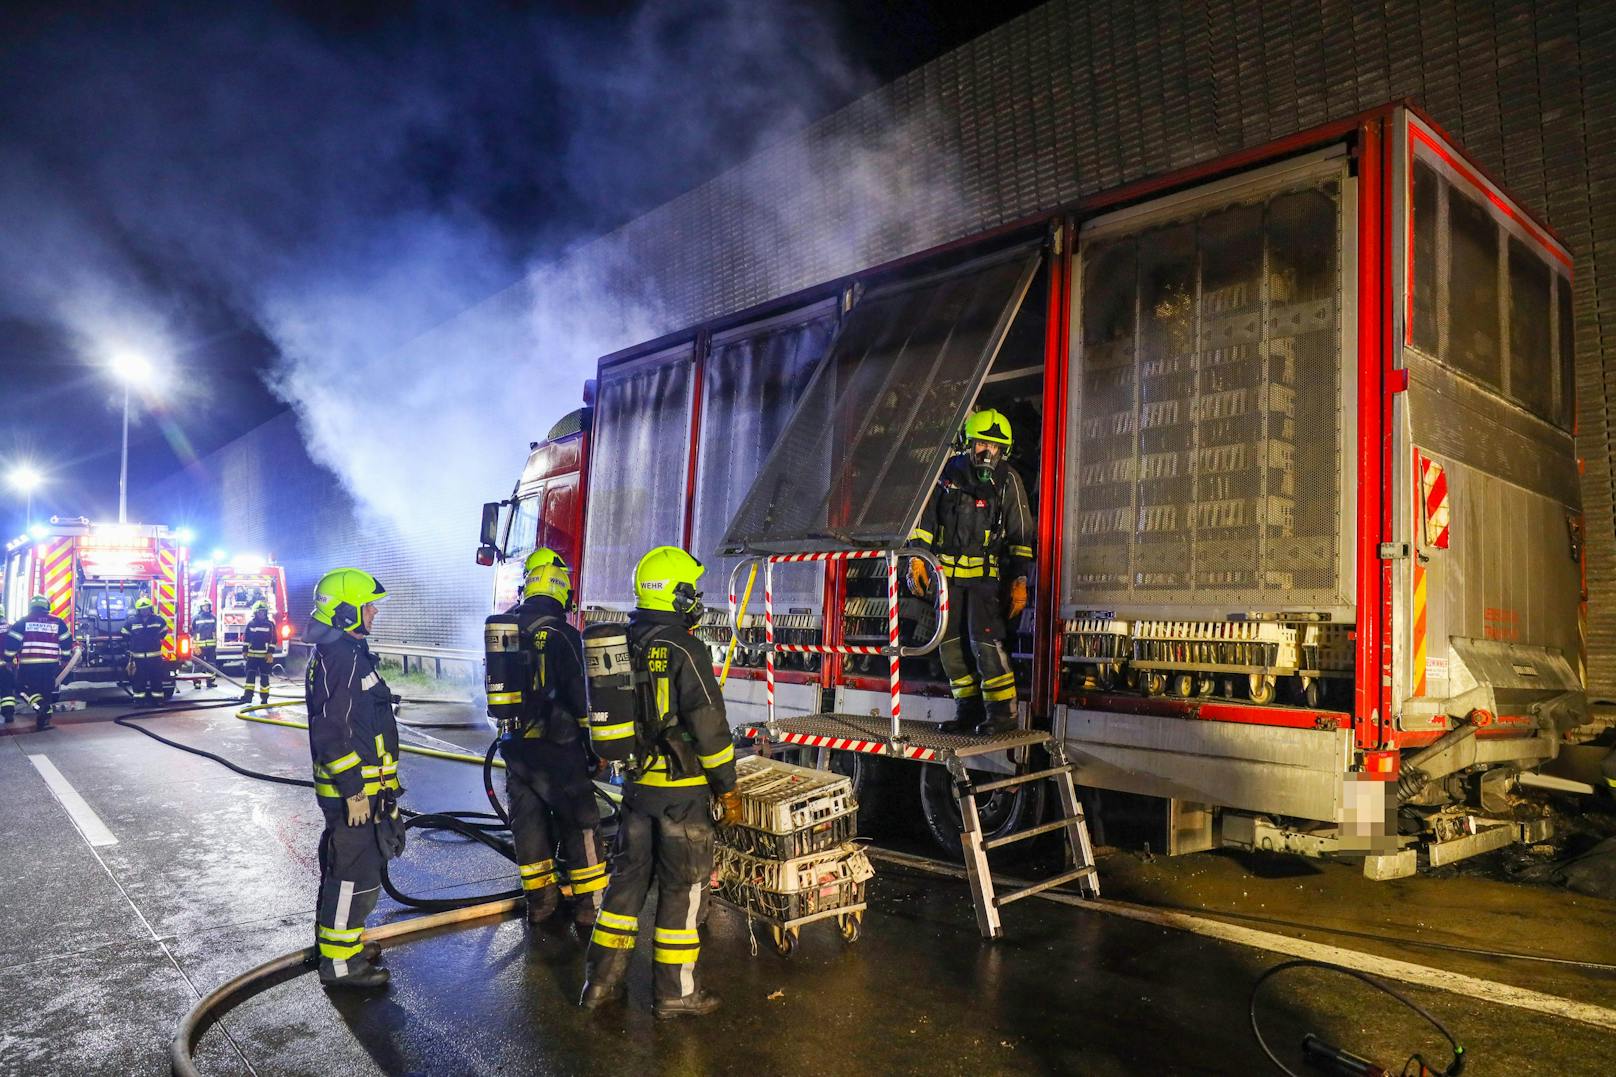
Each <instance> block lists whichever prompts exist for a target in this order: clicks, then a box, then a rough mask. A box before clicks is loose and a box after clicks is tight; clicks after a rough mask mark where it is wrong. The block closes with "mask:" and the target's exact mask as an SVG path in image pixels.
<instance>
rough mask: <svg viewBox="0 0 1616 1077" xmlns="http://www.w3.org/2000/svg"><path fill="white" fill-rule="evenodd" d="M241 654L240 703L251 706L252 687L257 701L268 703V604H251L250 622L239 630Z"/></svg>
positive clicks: (271, 636) (271, 631) (271, 632)
mask: <svg viewBox="0 0 1616 1077" xmlns="http://www.w3.org/2000/svg"><path fill="white" fill-rule="evenodd" d="M241 654H242V658H243V659H244V660H245V662H246V667H247V669H246V675H245V676H243V677H242V684H243V690H242V693H241V702H242V703H251V702H252V694H253V684H254V683H255V682H256V683H257V685H258V702H260V703H268V702H269V667H270V666H271V665H273V664H274V662H275V622H274V621H272V620H270V619H269V603H268V602H265V601H264V600H263V599H259V600H258V601H257V602H254V603H253V615H252V620H250V621H248V622H247V627H245V628H243V629H242V630H241Z"/></svg>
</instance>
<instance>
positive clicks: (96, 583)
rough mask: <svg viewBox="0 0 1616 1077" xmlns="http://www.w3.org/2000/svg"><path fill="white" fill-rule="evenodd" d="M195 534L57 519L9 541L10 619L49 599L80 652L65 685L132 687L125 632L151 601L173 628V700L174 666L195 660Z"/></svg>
mask: <svg viewBox="0 0 1616 1077" xmlns="http://www.w3.org/2000/svg"><path fill="white" fill-rule="evenodd" d="M190 541H191V536H190V534H189V532H187V531H185V530H184V529H178V530H171V529H169V528H168V527H166V526H164V525H162V524H129V523H125V524H118V523H94V522H92V521H90V520H89V519H87V518H85V517H82V516H79V517H62V516H52V517H51V518H50V520H49V521H48V522H46V523H38V524H34V525H33V526H31V527H30V528H29V529H28V531H27V532H25V533H24V534H21V535H18V536H17V537H15V538H13V539H12V540H11V541H9V542H8V543H6V552H5V572H4V578H3V581H0V594H3V597H4V608H5V616H6V619H7V621H17V620H19V619H21V618H23V617H24V616H25V615H26V614H27V612H28V604H29V601H30V600H31V599H32V597H33V596H34V595H44V596H45V598H46V599H47V600H48V601H49V602H50V612H51V613H53V614H55V615H56V616H57V617H60V618H61V619H62V620H63V621H65V622H66V623H67V627H68V629H69V631H71V632H72V634H73V646H74V648H75V650H76V651H77V652H78V654H77V656H76V657H75V659H74V660H73V664H72V668H71V669H70V670H69V671H68V673H67V676H66V677H65V678H64V680H63V683H69V682H72V681H82V682H90V683H96V682H100V683H107V682H111V683H116V684H118V685H120V686H122V687H124V688H126V689H127V687H128V681H127V667H128V663H129V654H128V647H127V645H126V643H125V640H124V637H123V626H124V623H125V622H126V621H128V620H129V618H130V617H132V616H133V615H134V611H135V602H136V601H137V600H138V599H140V598H143V597H144V598H149V599H151V602H152V607H153V609H155V610H156V612H157V613H158V614H159V615H161V616H162V618H163V619H164V620H165V621H167V622H168V624H169V627H170V631H169V634H168V635H167V636H165V637H164V638H163V656H164V658H166V659H167V660H168V663H169V665H168V672H167V675H166V680H165V682H164V686H163V696H164V698H165V699H166V698H171V697H172V696H173V694H174V686H175V676H174V669H175V664H176V663H182V662H185V661H188V660H189V659H190V657H191V639H190V637H189V636H188V635H187V634H186V632H185V627H186V625H187V623H188V622H189V619H190V604H189V593H190V578H189V574H190V550H189V544H190Z"/></svg>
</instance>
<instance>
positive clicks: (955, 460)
mask: <svg viewBox="0 0 1616 1077" xmlns="http://www.w3.org/2000/svg"><path fill="white" fill-rule="evenodd" d="M961 442H962V447H961V450H960V451H959V452H957V453H955V454H954V455H953V456H951V457H950V458H949V459H948V462H947V463H946V464H944V465H943V473H942V475H941V477H939V478H938V480H937V488H936V490H935V491H934V492H933V493H932V496H931V499H930V500H929V501H928V502H927V503H926V511H925V512H924V514H922V516H921V517H920V523H919V524H917V525H916V526H915V529H914V531H913V532H911V533H910V536H909V541H910V543H911V544H913V545H919V546H924V547H926V548H927V549H929V550H931V551H932V552H933V553H935V554H936V556H937V561H938V564H939V565H941V567H942V571H943V575H945V576H947V577H948V623H947V625H946V626H945V628H944V630H943V640H942V643H941V645H940V646H939V647H938V657H939V658H941V659H942V663H943V671H944V672H945V673H946V674H947V676H948V687H949V691H950V692H951V693H952V694H953V696H954V720H953V721H951V722H945V723H943V725H942V729H943V730H944V731H945V732H949V733H972V732H974V733H976V734H977V735H979V736H988V735H991V734H994V733H1005V732H1009V731H1010V730H1012V729H1014V728H1015V727H1016V674H1015V670H1013V669H1012V668H1011V666H1010V655H1009V651H1008V650H1007V648H1006V646H1005V643H1006V640H1007V638H1008V636H1009V625H1013V624H1015V623H1016V620H1017V618H1019V617H1020V616H1021V611H1022V610H1024V609H1026V608H1027V578H1028V576H1029V575H1030V574H1031V572H1032V567H1033V553H1032V537H1033V519H1032V512H1031V511H1030V510H1029V509H1028V507H1027V490H1026V487H1025V486H1023V485H1022V482H1021V476H1020V475H1018V474H1016V471H1015V469H1014V468H1012V467H1011V466H1010V464H1009V462H1008V457H1009V454H1010V447H1011V444H1012V438H1011V430H1010V420H1009V419H1007V418H1005V416H1004V415H1003V414H1002V413H1000V412H998V411H995V410H994V409H992V408H986V409H983V410H981V411H974V412H972V413H971V414H970V415H969V416H968V417H967V418H966V420H965V427H964V429H963V430H962V432H961ZM1006 581H1008V587H1006V586H1005V584H1006ZM909 588H910V590H911V591H913V592H914V593H915V594H916V595H919V596H924V595H926V594H928V593H929V592H930V590H931V580H930V574H929V572H928V571H927V567H926V562H925V561H923V560H922V559H920V558H918V557H912V558H910V559H909ZM967 641H969V647H967Z"/></svg>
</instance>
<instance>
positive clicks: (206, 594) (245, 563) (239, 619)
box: [193, 554, 292, 665]
mask: <svg viewBox="0 0 1616 1077" xmlns="http://www.w3.org/2000/svg"><path fill="white" fill-rule="evenodd" d="M199 567H201V569H202V572H201V574H200V579H199V581H198V583H199V586H198V587H197V590H196V593H195V595H194V598H193V601H198V602H199V601H201V600H202V599H206V600H208V601H209V602H211V603H213V613H214V617H215V619H216V620H217V621H218V629H217V632H218V636H217V644H218V650H217V651H216V652H215V653H216V655H217V657H218V661H219V663H220V664H221V665H224V664H225V663H230V664H232V665H240V664H242V649H243V646H244V644H243V642H242V641H243V640H244V638H245V632H246V628H247V622H248V621H250V620H252V616H253V606H254V605H256V604H257V603H259V602H263V603H265V604H267V605H268V606H269V617H270V620H272V621H274V622H275V660H276V661H277V662H280V661H284V660H285V658H286V653H287V648H288V646H289V644H290V641H291V639H292V622H291V618H290V615H289V614H288V613H287V607H286V569H285V567H283V566H281V565H277V564H275V562H274V561H273V560H272V559H270V558H268V557H260V556H258V555H256V554H237V555H235V556H234V557H231V558H230V559H229V560H226V561H220V562H207V563H205V564H204V565H201V566H199Z"/></svg>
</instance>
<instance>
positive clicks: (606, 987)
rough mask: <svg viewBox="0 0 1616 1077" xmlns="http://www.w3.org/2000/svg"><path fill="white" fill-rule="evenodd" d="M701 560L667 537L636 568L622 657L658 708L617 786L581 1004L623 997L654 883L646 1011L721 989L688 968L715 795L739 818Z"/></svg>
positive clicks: (727, 815)
mask: <svg viewBox="0 0 1616 1077" xmlns="http://www.w3.org/2000/svg"><path fill="white" fill-rule="evenodd" d="M703 571H705V570H704V569H703V568H702V565H701V562H700V561H697V560H696V559H695V558H694V557H692V556H690V554H688V553H686V552H685V551H684V550H681V549H679V548H678V547H676V546H658V547H656V548H655V549H653V550H651V551H650V552H649V553H647V554H646V555H645V556H644V557H642V558H640V562H639V565H638V566H636V568H635V569H634V593H635V609H634V612H633V614H632V615H630V617H629V626H628V639H629V654H630V663H631V665H632V667H633V669H634V672H635V674H636V676H642V675H643V676H647V677H648V678H649V687H648V689H647V690H646V691H644V692H643V693H641V696H642V698H643V699H644V700H645V701H646V704H647V705H648V706H649V707H652V708H654V711H655V713H652V714H648V715H647V714H642V715H640V716H639V718H638V719H637V722H638V724H639V725H640V726H641V727H642V728H645V727H648V728H651V729H654V730H656V736H655V739H654V741H652V742H651V743H649V744H646V745H645V746H644V748H643V749H642V754H641V756H640V757H639V758H638V759H637V760H636V770H635V771H634V772H633V773H632V780H631V781H630V782H629V783H628V787H627V790H626V792H625V794H624V796H623V808H622V817H621V822H620V824H619V826H618V831H617V845H616V848H615V856H614V858H613V864H612V868H613V872H612V880H611V885H609V886H608V887H607V888H606V901H605V904H604V906H603V907H602V909H601V911H600V916H599V918H598V919H597V920H596V922H595V930H594V933H593V934H592V935H591V937H590V943H589V955H588V959H587V962H586V965H585V977H586V980H587V982H586V983H585V985H584V993H583V998H582V999H581V1003H582V1005H583V1006H584V1007H585V1008H587V1009H594V1008H596V1007H597V1006H600V1005H602V1004H604V1003H608V1002H616V1001H619V1000H621V999H622V998H623V997H624V995H625V987H624V983H623V981H624V977H625V975H626V973H627V971H628V963H629V957H630V955H631V953H632V952H633V949H634V943H635V939H636V938H637V936H638V933H639V923H640V911H641V908H642V906H644V904H645V899H646V896H647V894H648V893H649V892H650V889H651V886H652V885H653V884H655V886H656V888H657V909H656V927H655V939H654V941H655V946H654V948H653V950H652V955H653V970H654V971H653V974H652V989H653V991H652V993H653V996H654V1005H653V1011H654V1013H655V1014H656V1016H657V1017H658V1018H673V1017H682V1016H700V1015H703V1014H708V1013H712V1012H713V1011H714V1010H716V1009H717V1008H718V1006H719V1000H718V996H717V995H715V994H714V993H712V992H711V991H707V990H705V989H704V988H702V986H701V984H700V981H699V980H698V979H697V978H696V959H697V957H698V955H699V954H700V952H701V939H700V937H699V936H698V934H697V930H698V928H699V927H700V925H701V924H702V922H703V921H704V919H705V915H704V914H705V912H706V903H707V883H708V878H709V876H710V875H711V874H712V870H713V844H714V838H715V830H714V827H713V801H714V800H715V799H716V800H717V802H718V806H719V812H720V821H721V822H723V823H726V824H734V823H738V822H739V821H740V818H741V798H740V794H739V793H737V792H736V791H735V746H734V743H733V742H732V741H731V739H730V731H729V723H728V721H727V720H726V719H725V717H724V697H723V695H722V694H720V691H719V687H718V682H717V680H716V679H715V678H714V677H713V666H712V655H711V654H710V653H709V652H708V650H707V647H706V645H705V644H703V643H702V642H701V641H699V640H697V639H695V638H694V637H693V636H692V635H691V631H690V630H691V629H692V628H693V627H695V625H696V624H697V623H698V622H699V621H700V620H701V614H702V604H701V591H700V590H698V589H697V585H698V583H699V581H700V579H701V575H702V573H703ZM594 734H595V729H594V728H593V727H591V735H592V736H594Z"/></svg>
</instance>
